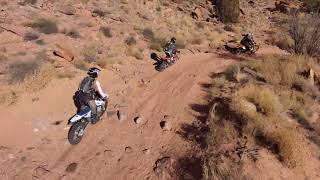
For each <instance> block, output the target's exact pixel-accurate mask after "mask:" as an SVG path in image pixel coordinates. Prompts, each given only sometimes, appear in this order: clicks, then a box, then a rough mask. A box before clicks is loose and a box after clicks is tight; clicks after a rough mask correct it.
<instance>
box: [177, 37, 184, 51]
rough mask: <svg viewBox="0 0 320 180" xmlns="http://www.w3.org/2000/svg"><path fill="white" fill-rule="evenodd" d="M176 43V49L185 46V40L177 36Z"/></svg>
mask: <svg viewBox="0 0 320 180" xmlns="http://www.w3.org/2000/svg"><path fill="white" fill-rule="evenodd" d="M176 45H177V48H178V49H184V48H185V47H186V41H185V40H184V39H180V38H179V39H178V38H177V41H176Z"/></svg>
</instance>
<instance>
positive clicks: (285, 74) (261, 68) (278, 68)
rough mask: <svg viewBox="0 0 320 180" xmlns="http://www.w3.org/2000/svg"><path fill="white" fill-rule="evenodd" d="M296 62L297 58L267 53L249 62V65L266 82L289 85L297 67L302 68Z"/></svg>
mask: <svg viewBox="0 0 320 180" xmlns="http://www.w3.org/2000/svg"><path fill="white" fill-rule="evenodd" d="M298 64H299V62H298V60H297V59H294V58H291V57H290V56H284V57H283V56H278V55H269V56H265V57H263V58H262V60H257V61H252V62H250V63H249V66H250V67H251V68H253V69H255V70H257V71H258V72H260V73H261V74H262V75H263V77H264V78H265V79H266V81H267V82H268V83H271V84H272V85H276V86H277V85H284V86H288V87H291V86H292V83H293V82H294V81H295V79H296V78H297V72H298V68H302V67H300V66H299V65H298Z"/></svg>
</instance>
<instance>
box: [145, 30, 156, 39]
mask: <svg viewBox="0 0 320 180" xmlns="http://www.w3.org/2000/svg"><path fill="white" fill-rule="evenodd" d="M142 34H143V37H144V38H146V39H148V40H153V39H154V38H155V35H154V32H153V31H152V29H150V28H145V29H144V30H143V31H142Z"/></svg>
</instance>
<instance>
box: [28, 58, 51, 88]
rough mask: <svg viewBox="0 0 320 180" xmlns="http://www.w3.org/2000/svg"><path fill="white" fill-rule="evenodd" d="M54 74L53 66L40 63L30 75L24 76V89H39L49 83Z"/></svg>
mask: <svg viewBox="0 0 320 180" xmlns="http://www.w3.org/2000/svg"><path fill="white" fill-rule="evenodd" d="M55 74H56V71H55V68H54V67H53V66H52V65H51V64H49V63H44V64H41V66H40V67H39V68H38V69H37V70H36V71H34V72H33V74H32V76H29V77H27V78H26V81H25V89H26V90H27V91H29V92H35V91H39V90H41V89H43V88H45V87H46V86H47V85H48V84H49V82H50V81H51V80H52V79H53V77H54V76H55Z"/></svg>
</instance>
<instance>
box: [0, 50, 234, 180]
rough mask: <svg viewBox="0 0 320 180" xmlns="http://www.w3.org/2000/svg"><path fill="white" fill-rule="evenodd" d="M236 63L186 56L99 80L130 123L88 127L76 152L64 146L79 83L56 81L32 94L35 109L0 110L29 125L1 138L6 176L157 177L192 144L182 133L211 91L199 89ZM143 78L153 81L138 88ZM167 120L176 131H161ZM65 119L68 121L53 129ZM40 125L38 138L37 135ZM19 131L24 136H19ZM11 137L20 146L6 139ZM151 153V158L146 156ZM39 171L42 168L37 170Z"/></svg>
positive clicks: (24, 104) (25, 104) (25, 105)
mask: <svg viewBox="0 0 320 180" xmlns="http://www.w3.org/2000/svg"><path fill="white" fill-rule="evenodd" d="M231 62H232V60H227V59H223V58H221V57H219V56H218V55H214V54H196V55H191V56H186V57H182V59H181V61H180V62H178V63H177V64H176V65H174V66H172V67H170V68H169V69H167V70H166V71H164V72H162V73H158V72H155V71H154V70H153V68H152V66H151V65H150V64H151V63H144V64H141V65H139V66H137V67H130V68H128V67H123V69H121V68H120V72H125V73H123V74H116V73H114V72H111V71H108V72H106V73H104V74H103V75H102V77H101V81H102V84H103V86H104V87H106V89H107V90H108V91H109V93H110V94H111V100H110V101H111V103H110V104H111V106H110V110H111V111H112V110H117V109H120V110H121V111H124V112H126V114H127V117H128V118H127V120H125V121H123V122H119V121H118V120H117V119H116V116H115V115H114V113H112V112H111V113H109V117H108V118H107V119H105V120H103V121H102V122H101V123H98V124H97V125H95V126H90V127H89V128H88V129H87V134H86V135H85V137H84V139H83V141H82V142H81V143H80V144H79V145H76V146H70V145H69V144H68V142H67V140H66V134H67V126H66V125H65V121H66V119H67V118H68V117H69V116H70V115H71V114H72V112H73V111H74V107H73V105H72V101H71V97H72V94H73V92H74V89H75V87H76V86H77V83H78V81H79V80H80V78H81V77H79V78H77V79H73V80H68V81H64V82H62V84H60V86H57V84H56V83H61V80H60V81H58V82H53V83H52V84H51V85H50V87H49V88H46V89H45V90H43V91H41V92H40V93H38V94H35V95H33V96H37V97H38V98H39V100H38V101H36V102H34V103H31V105H30V99H32V97H33V96H28V97H23V98H22V99H21V102H19V104H17V105H16V106H15V108H16V109H19V111H17V110H16V109H14V108H13V107H12V108H9V109H1V111H2V112H6V113H7V115H8V116H7V117H8V119H12V121H14V122H22V119H23V122H25V123H23V124H21V125H20V126H18V127H16V128H15V130H17V131H18V133H17V132H15V133H12V132H11V133H10V132H9V131H10V130H11V131H12V128H10V129H8V130H7V131H6V133H8V134H10V136H11V137H12V138H10V139H5V138H1V141H2V142H4V145H5V146H6V147H9V149H6V148H3V149H2V150H1V151H0V152H1V157H2V161H1V166H0V167H1V169H3V170H2V171H3V172H1V173H0V177H9V178H10V177H14V176H15V178H16V179H32V175H33V176H37V177H39V178H40V179H58V178H61V177H64V178H65V179H70V177H72V178H75V179H146V178H147V177H151V179H153V178H154V177H153V176H154V175H153V173H152V170H153V166H154V162H155V161H156V160H157V159H158V158H160V157H162V156H164V155H168V154H170V153H171V152H177V151H182V152H183V151H184V150H185V149H187V148H186V146H187V145H188V143H187V142H185V141H184V140H183V139H182V138H181V137H180V136H179V135H178V134H177V133H176V131H178V130H179V129H180V126H181V124H183V123H191V122H193V121H194V120H195V115H197V114H196V112H194V111H193V110H192V109H191V107H190V106H191V105H192V104H198V103H205V100H204V97H205V95H206V93H205V92H204V91H203V90H202V87H201V84H202V83H209V82H210V78H209V75H210V73H212V72H217V71H221V70H222V69H223V68H224V67H225V66H226V65H228V64H230V63H231ZM141 79H143V81H145V82H147V83H139V81H140V80H141ZM125 82H126V83H125ZM61 87H63V88H61ZM114 106H117V107H116V108H114ZM119 107H120V108H119ZM30 112H32V113H30ZM165 115H169V117H170V118H169V121H170V122H171V123H172V127H173V130H172V131H163V130H162V129H161V128H160V125H159V123H160V121H161V120H162V119H163V117H164V116H165ZM136 116H141V117H142V118H143V119H144V122H143V123H141V124H138V125H137V124H135V123H134V121H133V119H134V117H136ZM59 120H64V122H62V123H61V124H60V125H57V126H55V125H52V123H54V122H56V121H59ZM39 122H41V123H40V124H39ZM34 123H35V124H34ZM16 124H19V123H16ZM35 126H37V127H38V129H39V132H32V131H33V130H34V127H35ZM20 128H23V129H24V131H19V129H20ZM26 132H28V133H26ZM1 135H2V134H1ZM13 135H14V136H13ZM11 139H15V140H16V141H14V142H12V141H8V140H11ZM126 147H130V148H126ZM126 149H127V150H126ZM145 149H148V150H149V151H150V152H149V153H147V154H146V153H144V152H143V150H145ZM73 162H75V163H77V169H76V171H75V172H73V173H67V172H65V169H66V167H67V166H68V165H69V164H70V163H73ZM39 166H41V167H42V168H36V167H39ZM47 170H48V171H47Z"/></svg>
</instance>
